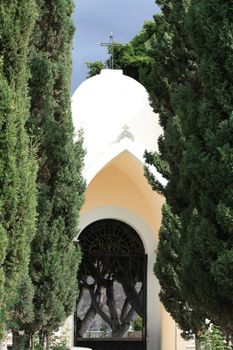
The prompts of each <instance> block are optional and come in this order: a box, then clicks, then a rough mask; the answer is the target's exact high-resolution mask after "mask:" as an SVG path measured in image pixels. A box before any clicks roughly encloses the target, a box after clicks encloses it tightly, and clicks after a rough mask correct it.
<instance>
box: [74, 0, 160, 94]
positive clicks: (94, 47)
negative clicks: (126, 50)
mask: <svg viewBox="0 0 233 350" xmlns="http://www.w3.org/2000/svg"><path fill="white" fill-rule="evenodd" d="M75 6H76V8H75V13H74V23H75V26H76V33H75V36H74V43H73V74H72V93H73V92H74V90H75V89H76V88H77V87H78V86H79V85H80V83H81V82H82V81H84V80H85V78H86V75H87V69H86V66H85V62H87V61H96V60H103V61H105V60H106V59H107V58H108V54H107V48H104V47H101V46H99V45H98V43H99V42H108V41H109V35H110V33H111V32H113V35H114V41H118V42H121V43H127V42H128V41H130V40H131V39H132V38H133V37H134V36H135V35H136V34H137V33H138V32H139V31H140V29H141V28H142V26H143V22H144V21H145V20H147V19H152V17H153V14H154V13H156V12H158V7H157V6H156V5H155V0H75Z"/></svg>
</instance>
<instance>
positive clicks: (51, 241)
mask: <svg viewBox="0 0 233 350" xmlns="http://www.w3.org/2000/svg"><path fill="white" fill-rule="evenodd" d="M72 10H73V2H72V1H71V0H68V1H67V0H54V1H52V2H48V1H45V0H38V11H39V16H38V20H37V23H36V30H35V34H34V37H33V47H32V61H31V72H32V76H31V80H30V92H31V98H32V101H31V117H30V119H29V121H28V124H27V126H28V130H29V131H30V133H31V134H32V136H33V137H34V138H35V140H37V143H38V159H39V169H38V173H37V183H38V191H39V198H38V224H37V231H36V235H35V238H34V240H33V242H32V251H31V264H30V276H31V278H32V281H33V285H34V289H35V295H34V314H35V317H34V321H33V322H30V323H29V324H25V330H26V331H27V332H29V333H31V334H32V335H33V334H34V333H35V332H36V331H38V330H39V331H40V335H41V337H40V338H41V348H43V346H44V337H45V336H48V335H49V334H50V333H51V332H52V331H53V330H55V329H56V328H57V327H58V326H60V325H61V323H62V322H63V321H64V320H65V319H66V318H67V316H69V315H70V314H71V313H72V310H73V309H74V306H75V305H74V304H75V299H76V295H77V282H76V275H77V269H78V266H79V262H80V251H79V249H78V248H77V247H75V246H74V245H73V240H74V238H75V237H76V235H77V230H78V213H79V209H80V207H81V205H82V202H83V192H84V189H85V186H84V182H83V179H82V176H81V171H82V166H83V157H84V152H83V149H82V136H81V135H79V136H78V139H77V141H76V142H74V133H73V125H72V119H71V109H70V75H71V47H72V35H73V32H74V28H73V24H72V21H71V14H72Z"/></svg>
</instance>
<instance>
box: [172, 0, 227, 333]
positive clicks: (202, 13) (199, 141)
mask: <svg viewBox="0 0 233 350" xmlns="http://www.w3.org/2000/svg"><path fill="white" fill-rule="evenodd" d="M232 6H233V1H223V2H222V1H219V0H210V1H208V2H206V1H204V0H197V1H191V2H190V6H189V10H188V12H187V20H186V28H187V33H188V35H189V39H190V43H191V45H192V47H193V50H195V52H196V54H197V59H196V62H197V66H198V72H197V75H196V77H195V79H193V80H192V81H188V82H187V85H186V87H185V89H181V90H180V92H179V95H178V98H177V99H176V101H174V102H175V108H176V109H177V110H178V111H179V114H180V118H181V123H182V129H183V130H184V133H185V137H186V140H187V147H186V154H185V156H184V158H183V162H182V169H183V176H184V177H185V178H186V181H191V185H192V186H191V188H190V203H191V206H192V207H193V208H194V210H193V211H192V213H191V215H189V216H188V220H186V221H185V222H184V224H183V226H184V230H185V233H186V239H185V241H184V243H185V244H184V252H183V257H182V266H183V285H184V287H185V288H186V291H187V292H188V294H187V295H188V298H189V302H190V303H191V304H192V305H193V304H195V303H196V302H197V296H198V306H199V308H200V309H205V310H206V311H207V315H208V318H209V319H211V320H212V321H213V322H214V323H215V324H217V325H219V326H220V327H221V328H222V329H223V330H224V332H225V333H230V334H232V332H233V296H232V287H233V284H232V272H233V267H232V266H233V265H232V263H233V248H232V247H233V238H232V232H233V230H232V227H233V186H232V179H233V102H232V101H233V90H232V86H233V73H232V72H233V69H232V68H233V65H232V62H233V23H232ZM184 101H185V103H184ZM190 271H192V273H191V274H190ZM188 272H189V273H188Z"/></svg>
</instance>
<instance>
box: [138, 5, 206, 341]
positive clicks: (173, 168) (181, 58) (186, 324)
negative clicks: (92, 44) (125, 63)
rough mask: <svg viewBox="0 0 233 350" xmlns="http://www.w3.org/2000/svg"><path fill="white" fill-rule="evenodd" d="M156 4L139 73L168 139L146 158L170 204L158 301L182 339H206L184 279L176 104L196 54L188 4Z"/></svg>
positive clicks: (184, 191) (183, 189)
mask: <svg viewBox="0 0 233 350" xmlns="http://www.w3.org/2000/svg"><path fill="white" fill-rule="evenodd" d="M157 4H158V5H160V6H161V10H162V14H159V15H156V16H154V30H153V34H152V35H151V38H150V47H151V50H150V51H149V52H148V53H149V54H150V55H151V57H152V58H153V61H154V63H153V64H152V68H151V70H150V71H149V72H148V71H145V70H144V71H142V72H141V77H142V82H143V84H144V85H145V86H146V87H147V89H148V91H149V94H150V98H151V104H152V107H153V109H154V111H155V112H156V113H158V114H159V120H160V125H161V126H162V127H163V131H164V134H163V136H161V137H160V138H159V140H158V145H159V152H158V153H157V152H154V153H153V152H145V160H146V163H147V164H148V165H150V166H154V167H156V169H157V170H158V171H159V172H160V173H161V174H162V175H163V177H164V178H165V179H166V180H167V181H168V182H167V185H166V186H165V187H164V186H162V185H161V184H160V183H159V182H158V181H157V180H156V179H155V178H154V176H153V174H152V173H151V172H150V170H149V168H147V167H146V168H145V175H146V177H147V179H148V181H149V183H150V184H151V186H152V188H153V189H154V190H155V191H157V192H158V193H161V194H162V195H164V196H165V198H166V204H165V205H164V208H163V219H162V224H161V229H160V233H159V245H158V253H157V259H156V264H155V269H154V271H155V274H156V276H157V277H158V279H159V282H160V285H161V292H160V299H161V301H162V303H163V304H164V306H165V308H166V310H167V311H168V312H169V313H170V314H171V316H172V317H173V318H174V320H175V321H176V322H177V324H178V325H179V327H180V328H181V329H182V336H183V337H184V338H186V339H188V338H190V337H191V336H193V335H194V334H195V335H199V334H201V333H202V331H203V329H204V328H205V312H204V311H203V310H199V309H198V307H196V306H194V305H192V306H191V305H190V303H189V302H188V300H187V296H186V294H185V290H184V288H183V285H182V279H181V277H182V264H181V255H182V240H183V236H182V229H183V226H182V223H183V221H182V220H183V218H184V217H186V215H187V213H189V211H190V210H191V209H190V205H189V183H186V182H185V181H184V179H183V177H182V168H181V161H182V158H183V154H184V153H185V149H186V143H185V141H186V140H185V136H184V133H183V130H182V125H181V120H180V116H179V114H178V113H177V111H176V109H175V108H174V103H173V100H174V96H175V93H176V91H177V89H178V88H179V87H180V86H184V85H185V84H186V81H187V80H188V79H192V76H193V75H195V64H194V62H195V52H194V51H193V50H191V47H190V44H189V41H188V38H187V36H186V32H185V24H184V22H185V15H186V11H187V2H185V1H182V0H178V1H169V0H167V1H157Z"/></svg>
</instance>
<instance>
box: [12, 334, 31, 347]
mask: <svg viewBox="0 0 233 350" xmlns="http://www.w3.org/2000/svg"><path fill="white" fill-rule="evenodd" d="M12 335H13V337H12V340H13V350H24V349H25V350H28V349H30V335H29V334H27V333H23V334H20V332H17V331H13V332H12Z"/></svg>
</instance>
